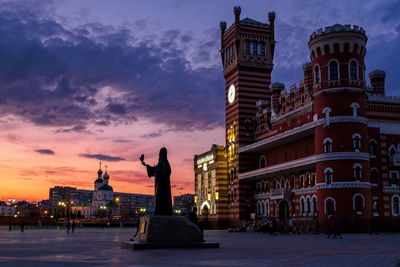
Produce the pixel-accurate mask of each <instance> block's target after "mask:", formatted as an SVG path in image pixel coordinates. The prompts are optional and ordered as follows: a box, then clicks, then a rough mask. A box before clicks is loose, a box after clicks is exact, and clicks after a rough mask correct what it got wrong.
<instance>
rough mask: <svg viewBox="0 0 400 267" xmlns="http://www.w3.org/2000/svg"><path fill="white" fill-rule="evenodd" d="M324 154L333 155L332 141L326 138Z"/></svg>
mask: <svg viewBox="0 0 400 267" xmlns="http://www.w3.org/2000/svg"><path fill="white" fill-rule="evenodd" d="M324 152H325V153H331V152H332V139H330V138H325V139H324Z"/></svg>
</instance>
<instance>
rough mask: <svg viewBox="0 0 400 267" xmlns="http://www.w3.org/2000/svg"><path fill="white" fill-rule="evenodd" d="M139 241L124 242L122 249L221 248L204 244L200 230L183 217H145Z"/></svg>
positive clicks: (207, 243) (211, 244) (217, 245)
mask: <svg viewBox="0 0 400 267" xmlns="http://www.w3.org/2000/svg"><path fill="white" fill-rule="evenodd" d="M136 240H138V241H126V242H123V243H122V245H121V247H122V248H129V249H134V250H136V249H157V248H219V243H210V242H204V240H203V233H202V231H201V230H200V228H199V227H198V226H197V225H196V224H194V223H192V222H191V221H190V220H188V219H187V218H186V217H183V216H160V215H154V216H143V217H142V218H140V225H139V232H138V235H137V237H136Z"/></svg>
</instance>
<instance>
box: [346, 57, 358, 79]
mask: <svg viewBox="0 0 400 267" xmlns="http://www.w3.org/2000/svg"><path fill="white" fill-rule="evenodd" d="M352 61H354V62H356V78H355V79H352V78H351V62H352ZM348 65H349V67H348V70H349V80H359V79H360V75H359V73H358V68H359V63H358V60H357V59H355V58H352V59H350V60H349V63H348Z"/></svg>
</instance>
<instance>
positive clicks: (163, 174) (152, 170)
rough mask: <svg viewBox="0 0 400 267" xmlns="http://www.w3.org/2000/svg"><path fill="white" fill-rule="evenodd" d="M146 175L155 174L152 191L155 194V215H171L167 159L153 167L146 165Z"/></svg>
mask: <svg viewBox="0 0 400 267" xmlns="http://www.w3.org/2000/svg"><path fill="white" fill-rule="evenodd" d="M147 175H148V176H149V177H152V176H155V181H154V193H155V195H156V208H155V211H154V214H155V215H172V198H171V182H170V175H171V166H170V165H169V162H168V160H162V161H159V162H158V164H157V165H156V166H154V167H151V166H147Z"/></svg>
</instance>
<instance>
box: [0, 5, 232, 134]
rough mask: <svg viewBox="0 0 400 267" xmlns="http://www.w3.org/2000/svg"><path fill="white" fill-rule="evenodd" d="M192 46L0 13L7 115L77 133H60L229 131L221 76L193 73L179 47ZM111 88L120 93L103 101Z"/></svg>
mask: <svg viewBox="0 0 400 267" xmlns="http://www.w3.org/2000/svg"><path fill="white" fill-rule="evenodd" d="M136 26H138V27H142V28H143V27H145V21H137V25H136ZM191 41H192V39H191V38H190V36H187V35H183V34H181V33H180V31H178V30H170V31H167V32H165V33H163V34H162V35H161V37H160V39H159V40H154V41H148V42H143V41H142V42H139V41H137V40H136V38H135V36H134V33H133V32H131V31H130V30H128V29H124V28H118V29H116V28H114V27H111V26H106V25H102V24H99V23H91V24H86V25H81V26H79V27H76V28H74V29H67V28H65V27H64V26H63V25H61V24H59V23H58V22H57V21H55V20H52V19H51V18H49V17H48V16H44V15H43V14H41V13H40V12H39V11H35V10H34V11H30V10H29V9H28V8H23V7H20V5H17V4H13V3H11V2H9V3H6V4H4V5H3V6H1V7H0V58H1V60H0V115H8V114H14V115H18V116H20V117H21V118H23V119H25V120H28V121H31V122H33V123H34V124H36V125H49V126H61V127H66V126H69V127H68V128H66V129H63V128H61V129H60V130H58V131H57V132H59V133H66V132H80V131H84V130H85V129H86V128H85V127H86V126H87V125H88V124H89V123H92V124H95V125H99V126H108V125H110V124H119V123H125V124H126V123H131V122H134V121H136V120H137V118H138V117H140V118H147V119H150V120H152V121H153V122H157V123H164V124H168V125H170V127H171V128H174V129H176V130H192V129H207V128H212V127H215V126H221V125H222V123H223V106H224V97H223V95H224V92H223V90H218V89H220V88H223V77H222V75H221V73H220V68H200V69H192V68H191V67H190V63H189V62H188V61H187V60H186V59H185V56H184V53H183V51H182V50H181V49H180V48H179V47H180V45H179V44H178V43H177V42H187V43H188V42H191ZM132 44H133V45H132ZM209 45H212V43H211V44H209ZM199 56H200V57H202V58H203V59H204V60H206V59H207V58H209V55H207V53H203V54H201V53H200V54H199ZM105 86H108V87H110V88H112V90H111V91H110V92H108V95H107V94H106V97H103V96H104V94H102V93H101V90H102V88H103V89H104V88H105ZM206 114H207V115H206Z"/></svg>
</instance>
